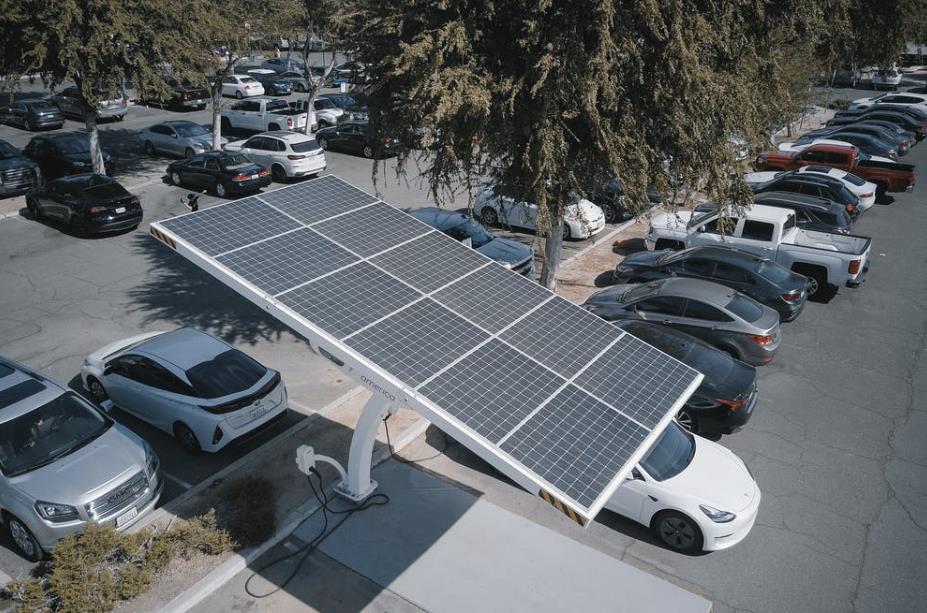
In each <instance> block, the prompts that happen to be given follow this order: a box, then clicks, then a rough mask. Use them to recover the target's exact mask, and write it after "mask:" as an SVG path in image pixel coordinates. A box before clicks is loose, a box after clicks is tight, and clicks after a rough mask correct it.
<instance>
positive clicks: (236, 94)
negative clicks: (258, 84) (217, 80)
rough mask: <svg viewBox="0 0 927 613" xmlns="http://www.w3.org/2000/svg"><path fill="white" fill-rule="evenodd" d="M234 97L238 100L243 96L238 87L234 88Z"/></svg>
mask: <svg viewBox="0 0 927 613" xmlns="http://www.w3.org/2000/svg"><path fill="white" fill-rule="evenodd" d="M235 97H236V98H238V99H239V100H241V99H242V98H244V97H245V96H244V94H242V93H241V90H240V89H239V90H236V91H235Z"/></svg>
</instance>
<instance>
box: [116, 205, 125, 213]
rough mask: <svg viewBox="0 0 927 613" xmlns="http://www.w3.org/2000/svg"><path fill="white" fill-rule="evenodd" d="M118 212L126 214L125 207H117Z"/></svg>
mask: <svg viewBox="0 0 927 613" xmlns="http://www.w3.org/2000/svg"><path fill="white" fill-rule="evenodd" d="M116 212H117V213H125V212H126V207H124V206H117V207H116Z"/></svg>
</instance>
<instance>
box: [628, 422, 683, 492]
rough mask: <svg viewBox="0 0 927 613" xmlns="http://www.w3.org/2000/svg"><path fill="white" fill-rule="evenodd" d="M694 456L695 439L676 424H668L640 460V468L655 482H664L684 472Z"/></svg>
mask: <svg viewBox="0 0 927 613" xmlns="http://www.w3.org/2000/svg"><path fill="white" fill-rule="evenodd" d="M694 455H695V439H693V438H692V435H691V434H689V433H688V432H686V431H685V430H683V429H682V428H681V427H679V426H678V425H677V424H676V422H670V425H669V426H667V427H666V430H664V431H663V434H661V435H660V438H658V439H657V442H656V443H655V444H654V446H653V447H652V448H651V449H650V452H649V453H647V455H646V457H644V459H643V460H641V466H643V467H644V470H646V471H647V474H648V475H650V476H651V477H653V478H654V479H655V480H657V481H666V480H667V479H672V478H673V477H675V476H676V475H678V474H679V473H681V472H682V471H684V470H685V469H686V467H687V466H688V465H689V463H690V462H692V457H693V456H694Z"/></svg>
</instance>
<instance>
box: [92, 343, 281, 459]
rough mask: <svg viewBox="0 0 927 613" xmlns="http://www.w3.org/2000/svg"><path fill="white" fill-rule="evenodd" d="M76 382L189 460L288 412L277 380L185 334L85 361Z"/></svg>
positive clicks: (220, 346) (228, 350) (112, 348)
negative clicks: (169, 440) (157, 432)
mask: <svg viewBox="0 0 927 613" xmlns="http://www.w3.org/2000/svg"><path fill="white" fill-rule="evenodd" d="M80 376H81V379H82V381H83V384H84V387H85V388H86V389H87V390H88V391H89V392H90V394H91V395H92V396H93V399H94V400H95V401H96V402H97V403H98V404H100V406H101V407H103V408H104V409H108V408H111V407H112V405H116V406H117V407H119V408H120V409H122V410H123V411H125V412H126V413H129V414H130V415H133V416H135V417H137V418H138V419H141V420H142V421H145V422H148V423H149V424H151V425H152V426H155V427H156V428H159V429H161V430H164V431H165V432H168V433H169V434H173V435H174V436H175V437H176V438H177V441H178V442H179V443H180V445H181V447H183V448H184V450H185V451H187V452H189V453H197V452H199V451H201V450H203V451H219V450H220V449H222V448H223V447H225V446H226V445H228V444H229V443H230V442H232V441H233V440H235V439H239V438H241V437H243V436H245V435H248V434H255V433H256V431H257V430H259V429H263V428H265V427H268V426H270V425H272V423H273V422H275V421H276V420H277V419H278V418H282V417H283V416H284V413H286V409H287V397H286V388H285V387H284V385H283V381H282V380H281V378H280V373H278V372H277V371H275V370H272V369H270V368H266V367H265V366H262V365H261V364H260V363H258V362H256V361H255V360H253V359H251V358H250V357H248V356H247V355H245V354H244V353H242V352H241V351H239V350H238V349H235V348H234V347H232V346H231V345H229V344H227V343H225V342H223V341H220V340H219V339H217V338H215V337H212V336H210V335H208V334H206V333H204V332H200V331H198V330H193V329H191V328H179V329H177V330H173V331H171V332H154V333H148V334H142V335H140V336H133V337H132V338H127V339H124V340H121V341H117V342H115V343H112V344H110V345H107V346H105V347H103V348H102V349H99V350H98V351H95V352H93V353H91V354H90V355H89V356H88V357H87V358H86V359H85V360H84V363H83V365H81V369H80Z"/></svg>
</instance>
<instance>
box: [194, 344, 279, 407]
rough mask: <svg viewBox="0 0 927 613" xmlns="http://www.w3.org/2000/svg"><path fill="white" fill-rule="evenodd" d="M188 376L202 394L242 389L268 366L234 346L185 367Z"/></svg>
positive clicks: (217, 393) (218, 394) (223, 394)
mask: <svg viewBox="0 0 927 613" xmlns="http://www.w3.org/2000/svg"><path fill="white" fill-rule="evenodd" d="M186 374H187V380H188V381H190V383H191V384H192V385H193V389H194V390H196V393H197V395H198V396H200V397H201V398H219V397H220V396H228V395H229V394H237V393H238V392H242V391H244V390H246V389H248V388H249V387H251V386H253V385H254V384H255V383H257V382H258V381H260V380H261V377H263V376H264V375H265V374H267V369H266V368H264V367H263V366H261V364H259V363H258V362H257V361H255V360H253V359H251V358H250V357H248V356H247V355H245V354H244V353H242V352H241V351H238V350H237V349H229V350H228V351H225V352H223V353H220V354H219V355H217V356H216V357H214V358H212V359H211V360H207V361H206V362H202V363H200V364H197V365H196V366H194V367H193V368H191V369H189V370H188V371H187V373H186Z"/></svg>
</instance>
